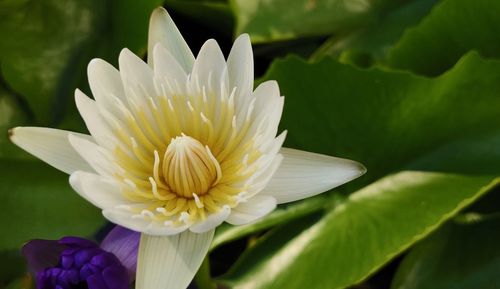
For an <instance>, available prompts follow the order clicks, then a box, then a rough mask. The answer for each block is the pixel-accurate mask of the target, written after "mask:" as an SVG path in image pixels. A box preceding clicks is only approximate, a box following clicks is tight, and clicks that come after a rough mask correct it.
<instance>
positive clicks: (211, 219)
mask: <svg viewBox="0 0 500 289" xmlns="http://www.w3.org/2000/svg"><path fill="white" fill-rule="evenodd" d="M230 213H231V208H229V207H228V206H224V207H223V208H222V210H220V211H219V212H217V213H214V214H211V215H209V216H208V217H207V218H206V219H205V220H204V221H203V222H201V223H197V224H195V225H193V226H191V227H189V230H191V232H194V233H204V232H207V231H210V230H212V229H215V227H217V226H219V225H220V224H222V223H223V222H224V221H225V220H226V219H227V217H228V216H229V214H230Z"/></svg>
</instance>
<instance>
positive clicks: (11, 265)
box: [0, 249, 26, 286]
mask: <svg viewBox="0 0 500 289" xmlns="http://www.w3.org/2000/svg"><path fill="white" fill-rule="evenodd" d="M0 260H2V262H0V286H1V285H2V284H7V283H8V282H10V281H11V280H13V279H16V278H18V277H21V276H22V275H24V274H25V272H26V264H25V263H26V262H25V261H24V258H23V257H22V256H21V251H20V250H19V249H15V250H8V251H0Z"/></svg>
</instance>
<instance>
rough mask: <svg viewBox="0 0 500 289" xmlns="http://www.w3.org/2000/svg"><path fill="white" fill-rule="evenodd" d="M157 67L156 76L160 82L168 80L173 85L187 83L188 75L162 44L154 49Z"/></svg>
mask: <svg viewBox="0 0 500 289" xmlns="http://www.w3.org/2000/svg"><path fill="white" fill-rule="evenodd" d="M154 58H155V67H154V74H155V77H156V78H157V79H159V80H160V81H165V80H167V81H168V82H169V83H170V84H171V85H174V83H175V82H177V83H179V84H180V85H184V84H185V83H186V79H187V74H186V72H185V71H184V69H183V68H182V67H181V65H180V64H179V62H177V60H176V59H175V58H174V56H172V54H171V53H170V52H169V51H168V50H166V49H165V47H163V46H162V45H161V44H159V43H158V44H156V46H155V48H154Z"/></svg>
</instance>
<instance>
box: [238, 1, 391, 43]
mask: <svg viewBox="0 0 500 289" xmlns="http://www.w3.org/2000/svg"><path fill="white" fill-rule="evenodd" d="M379 2H383V1H373V3H372V2H368V1H364V0H352V1H343V0H317V1H310V0H294V1H289V0H270V1H269V0H256V1H247V0H231V4H232V6H233V10H234V13H235V15H236V35H239V34H241V33H249V34H250V36H251V38H252V42H254V43H261V42H270V41H278V40H289V39H293V38H298V37H305V36H318V35H328V34H332V33H336V32H340V31H345V30H350V29H354V28H356V27H359V26H364V25H366V24H368V23H371V22H372V21H373V19H374V18H375V17H376V15H377V13H378V10H379V8H380V7H379V6H380V5H379V4H380V3H379Z"/></svg>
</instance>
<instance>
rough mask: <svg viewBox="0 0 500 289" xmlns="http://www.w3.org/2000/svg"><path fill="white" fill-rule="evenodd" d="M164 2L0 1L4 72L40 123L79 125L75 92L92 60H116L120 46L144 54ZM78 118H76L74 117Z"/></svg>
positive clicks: (0, 49) (0, 54)
mask: <svg viewBox="0 0 500 289" xmlns="http://www.w3.org/2000/svg"><path fill="white" fill-rule="evenodd" d="M162 2H163V1H160V0H148V1H133V0H127V1H117V0H107V1H98V0H88V1H76V0H71V1H56V0H43V1H19V2H7V3H0V34H2V35H10V37H7V38H4V39H3V40H2V42H0V63H1V70H2V73H3V76H4V78H5V80H6V82H7V83H8V84H9V86H10V87H11V88H12V89H13V90H14V91H15V92H17V93H18V94H19V95H22V96H23V97H24V98H25V101H26V102H27V104H28V105H29V108H30V109H31V110H32V111H33V113H34V117H35V121H36V123H37V124H41V125H50V126H54V125H55V124H58V123H60V122H61V121H63V120H65V119H64V118H65V117H67V118H70V120H69V121H68V120H65V121H67V122H68V123H65V124H64V125H65V126H73V127H81V124H82V122H81V121H80V120H79V119H78V120H75V117H74V116H77V115H78V114H77V112H76V109H75V105H74V102H73V92H74V90H75V88H77V87H80V88H83V89H84V90H86V89H85V88H86V87H87V84H86V66H87V64H88V62H89V60H90V59H91V58H94V57H104V58H105V59H107V60H111V62H112V63H116V62H117V61H116V59H117V58H118V53H119V51H120V49H121V48H124V47H128V48H130V49H131V50H132V51H134V52H142V53H143V52H145V50H146V49H145V48H146V44H147V26H148V19H149V15H150V13H151V12H152V10H153V9H154V8H155V7H156V6H158V5H161V3H162ZM76 119H77V118H76Z"/></svg>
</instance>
